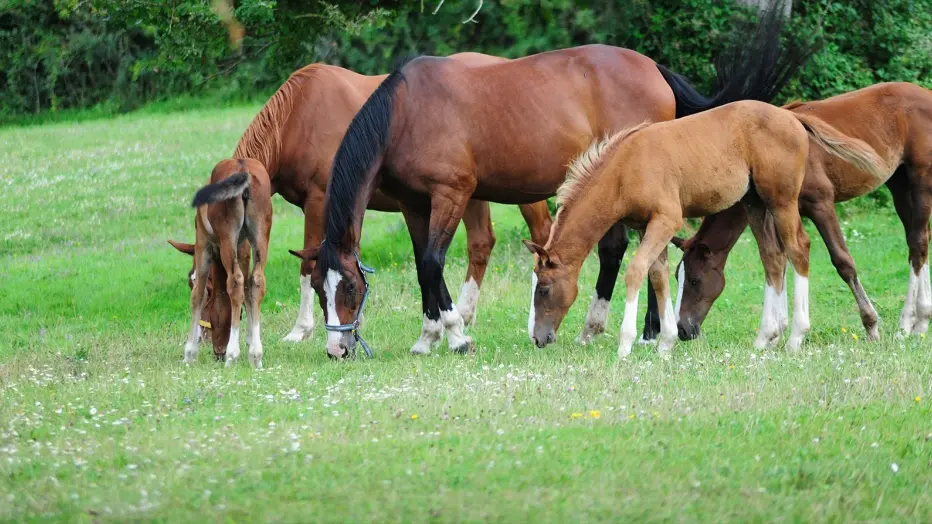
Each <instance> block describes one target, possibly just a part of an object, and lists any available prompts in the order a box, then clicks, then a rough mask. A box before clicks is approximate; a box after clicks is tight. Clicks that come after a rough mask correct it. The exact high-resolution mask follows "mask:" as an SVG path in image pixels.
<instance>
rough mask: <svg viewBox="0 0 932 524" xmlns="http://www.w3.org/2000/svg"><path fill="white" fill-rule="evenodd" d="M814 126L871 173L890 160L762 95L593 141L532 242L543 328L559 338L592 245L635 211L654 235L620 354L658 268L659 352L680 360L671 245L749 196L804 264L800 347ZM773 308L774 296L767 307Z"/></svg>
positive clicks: (645, 232) (799, 268)
mask: <svg viewBox="0 0 932 524" xmlns="http://www.w3.org/2000/svg"><path fill="white" fill-rule="evenodd" d="M809 136H812V137H814V138H815V139H816V140H818V141H819V143H820V144H822V145H823V146H824V147H826V149H828V150H829V151H831V152H832V153H834V154H836V155H839V156H840V157H842V158H844V159H846V160H848V161H850V162H854V163H857V164H858V165H859V166H862V167H864V168H865V169H867V170H870V171H871V172H879V171H880V170H881V169H882V167H881V166H882V164H883V161H882V160H881V159H880V158H878V157H877V156H876V155H875V154H874V153H873V150H872V149H871V148H870V147H869V146H867V145H866V144H864V143H863V142H861V141H859V140H854V139H848V138H847V137H845V136H844V135H842V134H840V133H839V132H838V131H836V130H834V129H832V128H831V127H830V126H828V125H827V124H825V123H824V122H822V121H820V120H819V119H817V118H814V117H811V116H809V115H795V114H793V113H791V112H789V111H786V110H784V109H780V108H777V107H774V106H771V105H769V104H765V103H761V102H752V101H745V102H735V103H732V104H728V105H725V106H722V107H720V108H717V109H712V110H709V111H706V112H704V113H699V114H697V115H694V116H689V117H686V118H683V119H679V120H674V121H671V122H661V123H658V124H654V125H647V124H642V125H640V126H636V127H634V128H629V129H626V130H623V131H621V132H619V133H616V134H615V135H613V136H611V137H610V138H608V139H607V140H605V141H603V142H601V143H599V144H596V145H594V146H593V147H591V148H590V149H589V150H587V151H586V152H585V153H583V155H581V156H580V157H579V158H577V160H576V161H575V162H573V164H571V166H570V169H569V173H568V175H567V181H566V182H565V183H564V184H563V186H562V187H561V188H560V191H559V192H558V194H557V198H558V203H559V204H560V205H562V207H561V208H560V210H559V211H558V212H557V217H556V221H555V223H554V226H553V230H552V231H551V235H550V240H549V241H548V242H547V245H546V247H541V246H539V245H537V244H534V243H532V242H526V244H527V245H528V248H529V249H530V250H531V252H532V253H534V254H535V255H536V256H537V257H538V262H537V267H536V269H535V271H536V272H537V278H538V284H537V289H536V290H535V292H534V296H533V300H534V307H535V309H536V318H537V324H536V325H535V334H536V336H537V337H538V338H545V339H552V338H555V336H554V331H555V330H556V329H557V328H558V327H559V325H560V322H561V321H562V320H563V317H564V316H565V315H566V312H567V310H568V309H569V307H570V305H572V303H573V301H574V300H575V298H576V290H577V279H578V277H579V270H580V268H581V266H582V263H583V261H584V259H585V258H586V255H587V254H588V253H589V250H590V249H592V246H593V245H594V244H595V243H596V242H597V241H598V239H599V238H600V237H601V236H602V235H603V234H604V233H605V231H607V230H608V228H609V227H611V226H612V224H615V223H617V222H618V221H623V222H624V223H626V224H627V225H629V226H630V227H635V228H637V229H638V230H640V231H641V232H642V235H641V245H640V246H639V247H638V250H637V252H636V253H635V255H634V258H633V260H632V261H631V264H630V265H629V266H628V269H627V272H626V274H625V285H626V287H627V302H626V303H625V313H624V320H623V321H622V327H621V337H620V341H619V346H618V357H619V358H627V356H628V354H630V352H631V346H632V344H633V343H634V338H635V323H634V322H635V317H634V315H635V314H636V312H637V301H638V290H639V289H640V287H641V283H642V282H643V280H644V278H645V276H646V275H647V274H648V273H649V274H650V280H651V283H652V284H653V286H654V290H655V292H656V293H657V300H658V304H662V306H661V307H660V342H659V345H658V352H659V353H660V355H661V356H662V357H663V358H668V357H669V351H670V349H671V348H672V346H673V343H674V342H675V340H676V321H675V319H674V312H673V305H672V301H671V298H670V290H669V288H668V276H667V256H666V255H667V253H666V249H667V244H668V243H669V242H670V240H671V239H672V238H673V235H674V234H675V233H676V232H677V231H678V230H679V229H680V227H681V226H682V225H683V221H684V217H698V216H706V215H710V214H712V213H717V212H719V211H722V210H724V209H726V208H728V207H730V206H731V205H733V204H734V203H736V202H738V201H743V202H744V203H745V205H746V206H747V208H748V214H749V216H751V217H752V218H751V221H752V223H753V222H757V223H760V222H761V221H762V220H763V217H764V216H765V215H766V213H767V212H769V213H770V214H772V215H773V220H774V223H775V225H776V231H777V234H778V236H779V238H780V241H781V242H782V244H783V246H784V248H785V250H786V252H787V255H788V257H789V259H790V262H791V263H792V264H793V269H794V270H795V273H796V280H795V292H794V306H795V307H794V314H793V330H792V333H791V336H790V339H789V343H788V346H789V348H791V349H796V348H798V347H799V346H800V344H801V343H802V341H803V339H804V337H805V334H806V332H807V331H808V330H809V301H808V296H809V291H808V287H809V238H808V236H807V235H806V233H805V231H804V229H803V227H802V222H801V220H800V217H799V210H798V205H797V199H798V196H799V190H800V186H801V185H802V181H803V177H804V175H805V168H806V159H807V157H808V153H809ZM757 231H758V230H757V229H754V232H755V234H757ZM772 307H773V304H768V303H767V301H766V299H765V304H764V309H765V313H764V314H765V315H768V314H769V312H768V308H772ZM777 328H778V326H776V325H775V324H774V325H769V324H768V325H763V326H762V330H763V329H768V330H776V329H777Z"/></svg>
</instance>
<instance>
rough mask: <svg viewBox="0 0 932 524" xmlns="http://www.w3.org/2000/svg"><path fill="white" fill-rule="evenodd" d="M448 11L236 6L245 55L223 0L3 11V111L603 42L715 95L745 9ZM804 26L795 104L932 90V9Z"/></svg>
mask: <svg viewBox="0 0 932 524" xmlns="http://www.w3.org/2000/svg"><path fill="white" fill-rule="evenodd" d="M438 3H439V2H435V1H433V0H430V1H427V2H425V1H423V0H422V1H421V2H380V1H376V0H357V1H355V2H340V1H336V0H328V1H325V2H302V1H297V0H278V1H276V0H237V1H236V2H235V9H234V11H233V14H234V15H235V18H236V20H237V21H238V22H239V23H240V24H241V25H242V27H243V28H244V30H245V32H244V34H245V36H244V38H243V39H242V41H241V42H240V44H241V45H240V46H238V47H237V46H231V45H230V38H229V36H230V35H229V33H228V31H227V28H226V27H225V26H224V24H223V22H222V21H221V19H220V17H218V14H217V12H216V11H215V9H214V8H213V6H212V3H211V1H210V0H164V1H151V0H5V1H4V3H3V4H2V5H3V7H0V80H2V81H3V82H2V85H0V115H3V114H6V115H10V114H25V113H36V112H47V111H59V110H62V109H66V108H82V107H89V106H94V105H99V104H107V105H108V106H109V107H111V108H112V109H113V110H126V109H130V108H133V107H136V106H138V105H139V104H141V103H144V102H147V101H151V100H155V99H160V98H169V97H172V96H177V95H181V94H184V95H193V96H202V95H204V94H207V93H211V94H212V95H215V96H220V97H223V98H245V97H253V96H256V95H257V94H260V93H268V92H269V91H271V90H273V89H274V88H276V87H277V86H278V85H279V84H280V83H281V82H282V81H284V79H285V78H286V77H287V76H288V74H289V73H290V72H291V71H293V70H295V69H297V68H299V67H301V66H303V65H305V64H307V63H310V62H315V61H326V62H330V63H337V64H340V65H344V66H346V67H349V68H351V69H354V70H357V71H359V72H362V73H382V72H385V71H386V70H388V69H389V68H390V67H391V64H392V63H393V62H394V60H395V58H396V57H397V56H399V55H401V54H407V53H412V52H419V53H425V54H436V55H446V54H451V53H455V52H459V51H480V52H485V53H490V54H497V55H501V56H508V57H520V56H524V55H527V54H531V53H536V52H541V51H546V50H550V49H556V48H563V47H569V46H574V45H581V44H586V43H596V42H598V43H607V44H612V45H617V46H622V47H629V48H632V49H636V50H638V51H640V52H642V53H644V54H646V55H648V56H650V57H652V58H654V59H655V60H657V61H658V62H662V63H664V64H666V65H668V66H670V67H671V68H673V69H674V70H676V71H678V72H681V73H683V74H685V75H687V76H689V77H690V78H693V79H696V80H697V82H698V83H699V84H700V86H702V87H703V88H706V89H709V88H711V86H710V85H708V83H709V82H711V81H712V79H713V78H714V67H713V65H712V62H713V58H714V56H715V54H716V52H717V50H718V49H720V48H721V45H722V43H723V39H724V38H726V37H727V35H728V34H729V32H730V30H731V28H732V25H731V24H732V21H733V17H734V16H736V15H737V14H739V12H740V9H741V8H739V7H737V6H735V5H734V4H732V3H731V2H730V1H729V0H653V1H647V0H586V1H581V2H571V1H569V0H497V1H496V0H486V1H484V2H483V5H482V9H481V10H480V11H479V12H478V13H477V14H476V16H475V19H474V21H473V22H470V23H463V21H464V20H466V19H468V18H469V17H470V15H472V14H473V12H474V11H475V9H476V7H477V2H473V1H468V0H447V1H445V2H444V3H443V5H442V6H441V7H440V9H436V8H437V6H438ZM435 9H436V13H435ZM791 28H792V31H793V32H794V33H795V34H796V35H797V36H802V37H811V36H813V35H818V36H819V37H821V38H822V39H823V41H824V47H823V48H822V50H821V51H820V52H819V53H818V54H817V55H816V56H815V57H813V59H812V61H811V62H810V64H809V65H808V66H807V67H806V68H805V69H804V70H803V72H802V73H801V74H800V75H799V77H798V78H797V79H796V80H795V81H794V82H793V83H792V84H791V86H790V88H789V89H788V90H787V92H786V94H785V95H786V96H787V97H790V96H792V97H798V98H804V99H814V98H821V97H825V96H830V95H833V94H836V93H839V92H843V91H846V90H851V89H855V88H858V87H863V86H865V85H869V84H872V83H875V82H880V81H887V80H906V81H913V82H918V83H921V84H924V85H926V86H929V85H930V84H932V79H930V77H932V0H853V1H844V2H843V1H840V0H796V1H795V2H793V19H792V23H791Z"/></svg>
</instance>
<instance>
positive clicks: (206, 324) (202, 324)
mask: <svg viewBox="0 0 932 524" xmlns="http://www.w3.org/2000/svg"><path fill="white" fill-rule="evenodd" d="M197 323H198V324H200V325H201V327H203V328H207V329H210V322H208V321H206V320H198V321H197Z"/></svg>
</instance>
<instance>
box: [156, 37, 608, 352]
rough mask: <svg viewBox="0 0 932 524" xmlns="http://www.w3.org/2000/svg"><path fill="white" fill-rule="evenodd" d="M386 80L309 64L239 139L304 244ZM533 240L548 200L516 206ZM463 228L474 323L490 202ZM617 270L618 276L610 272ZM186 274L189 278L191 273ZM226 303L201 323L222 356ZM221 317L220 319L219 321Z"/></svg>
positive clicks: (376, 202)
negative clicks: (333, 171) (350, 131)
mask: <svg viewBox="0 0 932 524" xmlns="http://www.w3.org/2000/svg"><path fill="white" fill-rule="evenodd" d="M451 59H453V60H456V61H457V62H458V63H462V64H464V65H470V64H484V63H499V62H505V61H507V60H506V59H504V58H498V57H493V56H488V55H482V54H478V53H460V54H456V55H452V56H451ZM385 78H386V75H381V76H365V75H360V74H357V73H354V72H352V71H349V70H346V69H343V68H341V67H336V66H330V65H325V64H312V65H309V66H307V67H304V68H302V69H300V70H298V71H296V72H295V73H293V74H292V75H291V77H290V78H289V79H288V80H287V81H286V82H285V83H284V84H283V85H282V86H281V87H280V88H279V89H278V91H276V93H275V94H274V95H272V97H271V98H270V99H269V101H268V102H267V103H266V104H265V106H264V107H263V108H262V110H261V111H260V112H259V114H258V115H257V116H256V117H255V118H254V119H253V121H252V123H251V124H250V125H249V127H248V128H247V129H246V132H245V133H243V136H242V138H241V139H240V141H239V143H238V144H237V146H236V151H235V152H234V154H233V157H234V158H253V159H255V160H258V161H259V162H260V163H262V165H263V166H265V169H266V171H267V172H268V173H269V175H270V176H271V177H272V192H273V194H275V193H279V194H281V195H282V197H284V199H285V200H286V201H288V202H290V203H291V204H294V205H295V206H298V207H300V208H301V209H303V210H304V245H305V247H309V246H316V245H318V244H319V243H320V241H321V239H322V234H323V224H324V206H323V202H324V194H325V192H326V188H327V181H328V179H329V178H330V166H331V163H332V161H333V157H334V154H335V153H336V150H337V148H338V147H339V145H340V140H341V139H342V138H343V134H344V133H345V132H346V129H347V127H349V124H350V121H351V120H352V118H353V115H354V114H356V112H357V111H359V108H360V107H362V105H363V103H364V102H365V101H366V98H367V97H368V96H369V95H370V94H372V92H373V91H375V89H376V87H377V86H378V85H379V83H380V82H381V81H382V80H384V79H385ZM368 208H369V209H374V210H378V211H390V212H391V211H394V212H397V211H399V206H398V203H397V202H395V201H394V200H392V199H390V198H388V197H387V196H385V195H384V194H383V193H382V192H381V191H375V192H374V194H373V196H372V199H371V200H370V201H369V202H368ZM520 208H521V214H522V215H523V217H524V219H525V221H526V222H527V224H528V228H529V229H530V233H531V236H532V237H533V238H535V239H538V240H539V241H540V242H546V241H547V236H548V235H549V234H550V225H551V218H550V213H549V211H548V209H547V205H546V202H542V201H541V202H535V203H530V204H526V205H522V206H520ZM463 222H464V225H465V228H466V239H467V250H468V256H469V266H468V269H467V272H466V279H465V282H464V284H463V289H462V292H461V293H460V298H459V303H458V308H457V309H458V310H459V311H460V312H461V314H462V315H463V318H464V319H465V320H466V321H467V322H469V321H471V320H472V319H474V316H475V311H476V305H477V302H478V298H479V287H480V286H481V285H482V280H483V277H484V275H485V271H486V267H487V265H488V260H489V254H490V253H491V251H492V248H493V246H494V245H495V235H494V233H493V231H492V224H491V216H490V212H489V204H488V203H487V202H483V201H477V200H471V201H470V202H469V203H468V204H467V206H466V210H465V212H464V215H463ZM169 242H170V243H171V244H172V245H173V246H175V248H176V249H178V250H179V251H181V252H183V253H187V254H193V252H194V246H193V245H192V244H186V243H182V242H174V241H169ZM313 266H314V264H313V262H304V263H302V264H301V269H300V273H301V278H300V289H301V303H300V306H299V308H298V318H297V321H296V322H295V324H294V328H293V329H292V330H291V332H290V333H289V334H288V335H287V336H285V341H288V342H300V341H302V340H304V339H306V338H307V337H309V336H310V335H311V333H312V332H313V329H314V314H313V308H314V289H313V287H312V286H311V283H310V277H309V275H310V272H311V269H312V268H313ZM616 272H617V270H616ZM189 275H193V269H192V270H191V273H190V274H189ZM228 302H229V299H228V297H224V296H222V290H221V295H220V296H218V297H217V298H216V299H214V298H213V297H212V298H211V299H210V302H208V306H207V307H206V308H205V310H204V319H203V320H204V324H205V325H207V326H212V327H213V328H214V329H211V330H210V333H211V336H212V338H213V342H214V348H215V351H216V352H218V353H220V354H222V348H223V347H224V346H225V345H226V341H227V340H226V334H227V332H228V331H229V327H228V325H225V322H226V317H227V315H214V313H213V310H214V307H212V306H214V305H216V307H219V308H222V309H227V308H228V307H229V306H228ZM217 317H220V318H217Z"/></svg>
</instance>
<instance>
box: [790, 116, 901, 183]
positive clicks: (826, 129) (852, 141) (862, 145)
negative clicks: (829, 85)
mask: <svg viewBox="0 0 932 524" xmlns="http://www.w3.org/2000/svg"><path fill="white" fill-rule="evenodd" d="M792 115H793V116H795V117H796V119H797V120H799V121H800V123H802V125H803V127H805V128H806V132H808V133H809V136H811V137H812V138H813V139H814V140H815V141H816V142H818V143H819V145H821V146H822V147H824V148H825V149H826V150H828V152H829V153H831V154H833V155H835V156H837V157H838V158H841V159H842V160H844V161H845V162H848V163H850V164H852V165H854V166H856V167H857V168H858V169H861V170H863V171H867V172H868V173H870V174H872V175H874V176H876V177H878V178H881V179H884V178H886V177H887V176H889V175H890V168H888V167H887V165H886V162H885V161H884V160H883V159H882V158H880V156H879V155H878V154H877V152H876V151H874V148H872V147H871V146H870V145H868V144H867V142H864V141H863V140H860V139H858V138H854V137H851V136H848V135H845V134H844V133H842V132H841V131H839V130H837V129H835V128H834V127H832V126H831V125H830V124H829V123H828V122H826V121H825V120H822V119H821V118H818V117H816V116H813V115H807V114H802V113H792Z"/></svg>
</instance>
